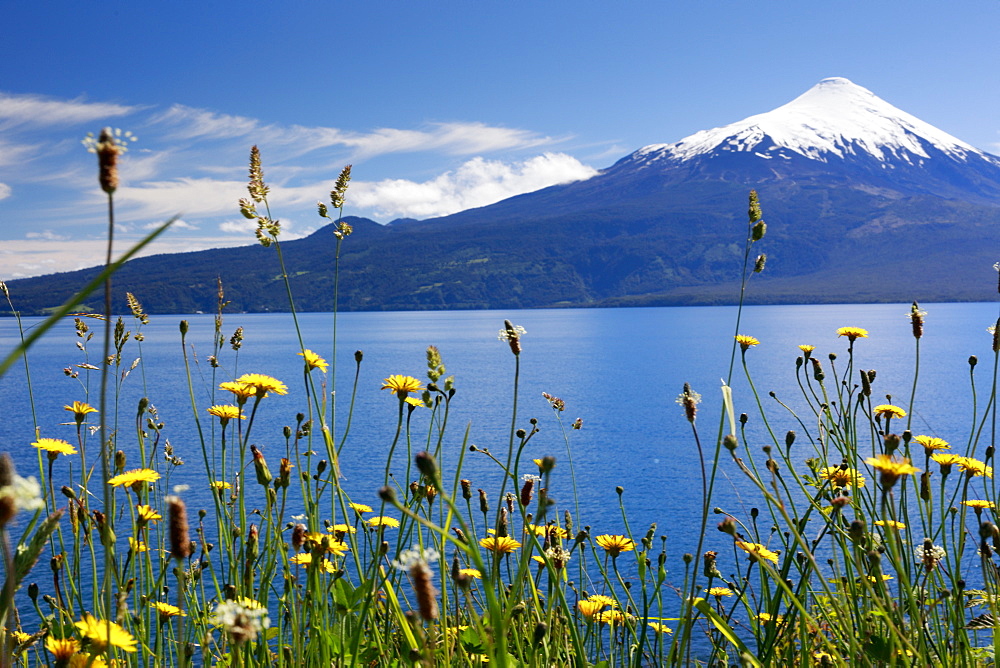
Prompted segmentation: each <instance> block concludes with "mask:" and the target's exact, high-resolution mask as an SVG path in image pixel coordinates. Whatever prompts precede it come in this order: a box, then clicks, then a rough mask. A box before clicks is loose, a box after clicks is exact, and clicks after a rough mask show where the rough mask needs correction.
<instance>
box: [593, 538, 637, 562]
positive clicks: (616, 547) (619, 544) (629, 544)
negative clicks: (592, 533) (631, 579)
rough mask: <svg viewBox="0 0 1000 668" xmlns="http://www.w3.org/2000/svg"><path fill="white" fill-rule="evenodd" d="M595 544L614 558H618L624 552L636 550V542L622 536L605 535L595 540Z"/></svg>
mask: <svg viewBox="0 0 1000 668" xmlns="http://www.w3.org/2000/svg"><path fill="white" fill-rule="evenodd" d="M594 542H596V543H597V544H598V545H599V546H600V547H603V548H604V551H605V552H607V553H608V554H610V555H611V556H612V557H617V556H618V555H619V554H621V553H622V552H629V551H631V550H634V549H635V541H633V540H632V539H631V538H626V537H625V536H622V535H620V534H617V535H612V534H604V535H602V536H598V537H597V538H595V539H594Z"/></svg>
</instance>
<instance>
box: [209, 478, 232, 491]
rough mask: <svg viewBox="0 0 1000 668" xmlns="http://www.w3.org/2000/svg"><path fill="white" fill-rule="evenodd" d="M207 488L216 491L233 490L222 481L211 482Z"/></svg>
mask: <svg viewBox="0 0 1000 668" xmlns="http://www.w3.org/2000/svg"><path fill="white" fill-rule="evenodd" d="M209 486H210V487H211V488H212V489H214V490H216V491H221V490H224V489H232V488H233V486H232V485H231V484H229V483H228V482H225V481H224V480H213V481H212V482H210V483H209Z"/></svg>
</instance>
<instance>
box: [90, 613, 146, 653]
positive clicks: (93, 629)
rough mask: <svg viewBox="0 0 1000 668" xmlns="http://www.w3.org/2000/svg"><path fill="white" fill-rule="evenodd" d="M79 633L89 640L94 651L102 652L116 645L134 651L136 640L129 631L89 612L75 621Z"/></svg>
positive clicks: (124, 649) (126, 650)
mask: <svg viewBox="0 0 1000 668" xmlns="http://www.w3.org/2000/svg"><path fill="white" fill-rule="evenodd" d="M76 628H78V629H79V630H80V635H82V636H83V637H85V638H88V639H89V640H90V646H91V647H92V648H93V649H94V651H96V652H103V651H104V650H106V649H107V648H108V647H109V646H111V647H117V648H119V649H121V650H123V651H125V652H135V651H136V640H135V638H134V637H133V636H132V634H131V633H129V632H128V631H126V630H125V629H123V628H122V627H120V626H118V625H117V624H115V623H114V622H110V621H104V620H100V619H97V618H95V617H94V616H93V615H91V614H89V613H85V614H84V615H83V619H82V620H80V621H79V622H77V623H76Z"/></svg>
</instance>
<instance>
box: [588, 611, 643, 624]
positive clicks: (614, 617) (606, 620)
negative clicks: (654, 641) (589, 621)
mask: <svg viewBox="0 0 1000 668" xmlns="http://www.w3.org/2000/svg"><path fill="white" fill-rule="evenodd" d="M626 619H629V620H633V619H635V617H633V616H632V615H626V614H625V613H624V612H622V611H621V610H604V611H602V612H599V613H597V614H596V615H594V620H595V621H596V622H597V623H598V624H611V625H612V626H614V625H615V624H624V623H625V620H626Z"/></svg>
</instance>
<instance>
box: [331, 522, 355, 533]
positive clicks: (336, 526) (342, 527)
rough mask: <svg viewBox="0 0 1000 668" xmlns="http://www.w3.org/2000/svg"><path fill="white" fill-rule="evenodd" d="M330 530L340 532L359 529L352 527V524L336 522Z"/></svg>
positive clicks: (352, 531) (353, 531)
mask: <svg viewBox="0 0 1000 668" xmlns="http://www.w3.org/2000/svg"><path fill="white" fill-rule="evenodd" d="M330 531H331V532H332V533H339V534H345V533H357V532H358V530H357V529H355V528H354V527H352V526H351V525H350V524H344V523H340V524H334V525H333V526H332V527H330Z"/></svg>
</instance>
